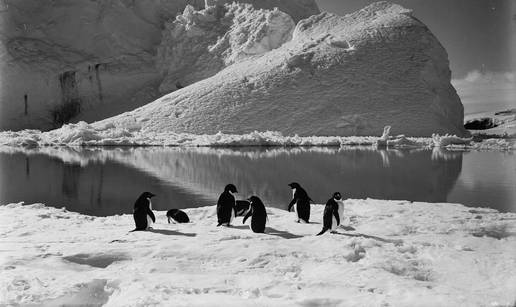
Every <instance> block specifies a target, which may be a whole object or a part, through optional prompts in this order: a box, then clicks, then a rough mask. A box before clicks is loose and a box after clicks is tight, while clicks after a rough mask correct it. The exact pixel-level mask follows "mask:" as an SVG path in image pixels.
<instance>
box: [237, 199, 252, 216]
mask: <svg viewBox="0 0 516 307" xmlns="http://www.w3.org/2000/svg"><path fill="white" fill-rule="evenodd" d="M250 209H251V203H250V202H249V201H248V200H237V201H236V206H235V212H236V213H235V216H244V215H246V214H247V212H249V210H250Z"/></svg>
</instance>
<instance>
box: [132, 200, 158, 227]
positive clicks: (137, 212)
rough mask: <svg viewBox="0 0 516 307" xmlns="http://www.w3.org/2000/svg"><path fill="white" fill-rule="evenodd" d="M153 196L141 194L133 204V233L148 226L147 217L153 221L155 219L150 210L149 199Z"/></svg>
mask: <svg viewBox="0 0 516 307" xmlns="http://www.w3.org/2000/svg"><path fill="white" fill-rule="evenodd" d="M154 196H155V195H154V194H152V193H151V192H143V193H142V194H141V195H140V196H139V197H138V199H136V202H135V203H134V209H133V218H134V224H135V226H136V228H135V229H134V230H133V231H139V230H146V229H147V227H148V226H149V225H148V220H147V216H148V217H149V218H150V219H151V220H152V221H153V222H155V221H156V217H155V216H154V213H153V212H152V210H151V208H150V199H151V198H152V197H154Z"/></svg>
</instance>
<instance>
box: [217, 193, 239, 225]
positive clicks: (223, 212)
mask: <svg viewBox="0 0 516 307" xmlns="http://www.w3.org/2000/svg"><path fill="white" fill-rule="evenodd" d="M233 193H238V192H237V189H236V187H235V186H234V185H232V184H228V185H226V187H225V188H224V192H222V194H220V197H219V200H218V201H217V220H218V224H217V226H220V225H225V226H231V222H232V221H233V219H234V218H235V196H233Z"/></svg>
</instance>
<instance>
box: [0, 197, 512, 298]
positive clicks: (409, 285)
mask: <svg viewBox="0 0 516 307" xmlns="http://www.w3.org/2000/svg"><path fill="white" fill-rule="evenodd" d="M128 205H130V204H128ZM267 210H268V214H269V219H270V222H269V225H268V228H267V233H266V234H254V233H252V232H251V231H250V230H249V228H248V226H244V225H242V224H241V220H242V218H237V219H236V222H235V226H236V227H233V228H220V227H219V228H217V227H215V224H216V223H215V220H216V217H215V207H203V208H196V209H187V210H186V211H187V213H188V215H189V216H190V219H191V220H192V223H189V224H184V225H179V224H178V225H173V224H167V222H166V217H165V212H164V211H163V212H156V213H157V214H156V216H157V223H156V224H155V230H154V231H149V232H136V233H128V231H129V230H131V229H133V228H134V223H133V220H132V216H131V215H117V216H109V217H91V216H85V215H80V214H77V213H73V212H68V211H66V210H64V209H55V208H51V207H46V206H44V205H42V204H33V205H22V204H10V205H5V206H0V221H1V223H0V244H1V245H2V249H3V250H4V252H3V254H2V258H0V267H1V268H2V274H1V275H0V304H7V305H10V304H46V305H57V304H68V305H70V304H78V303H81V304H86V303H89V304H95V305H100V304H105V306H120V305H124V306H141V305H160V306H170V305H174V306H208V305H209V306H214V305H225V306H242V305H254V306H265V305H269V306H270V305H274V306H292V305H303V306H304V305H332V306H377V305H391V306H436V305H438V306H510V305H512V304H513V303H514V301H515V300H516V296H515V294H514V293H516V277H515V276H516V271H515V268H516V256H515V255H516V250H515V248H516V214H514V213H507V214H501V213H498V212H496V211H494V210H490V209H471V208H466V207H464V206H462V205H457V204H445V203H443V204H429V203H410V202H404V201H381V200H372V199H367V200H351V199H349V200H346V209H345V214H344V215H345V221H344V224H345V226H346V228H343V229H340V230H339V233H340V234H337V235H331V234H329V233H328V234H325V235H323V236H321V237H316V236H315V234H316V233H318V232H319V231H320V229H321V227H322V226H321V224H320V223H321V220H322V211H323V206H319V205H313V206H312V212H313V217H314V218H313V221H314V222H313V223H312V224H296V223H294V217H293V213H288V212H286V211H284V210H280V209H274V208H268V209H267Z"/></svg>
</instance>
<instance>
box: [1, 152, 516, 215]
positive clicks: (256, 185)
mask: <svg viewBox="0 0 516 307" xmlns="http://www.w3.org/2000/svg"><path fill="white" fill-rule="evenodd" d="M0 170H1V173H0V204H2V205H4V204H7V203H12V202H19V201H24V202H25V203H35V202H41V203H45V204H47V205H52V206H56V207H66V208H67V209H68V210H70V211H76V212H80V213H85V214H89V215H96V216H106V215H113V214H121V213H131V212H132V207H133V203H134V200H135V199H136V198H137V197H138V195H139V194H140V193H141V192H143V191H150V192H152V193H154V194H156V195H157V197H155V198H154V199H153V207H154V209H156V210H166V209H171V208H189V207H198V206H206V205H214V204H215V202H216V200H217V198H218V195H219V194H220V192H221V191H222V190H223V188H224V186H225V185H226V184H227V183H233V184H235V185H236V186H237V188H238V190H239V194H238V195H237V199H244V198H247V197H248V196H250V195H253V194H254V195H257V196H259V197H260V198H262V200H264V202H265V204H266V205H267V206H273V207H279V208H286V206H287V204H288V202H289V200H290V197H291V191H290V188H289V187H288V186H287V184H288V183H290V182H292V181H296V182H299V183H300V184H301V185H302V186H303V187H304V188H305V189H306V190H307V192H308V194H309V195H310V196H311V198H312V199H313V200H314V201H315V202H316V203H324V202H325V201H326V200H327V199H328V198H329V197H330V196H331V194H332V193H333V192H335V191H340V192H341V193H342V194H343V196H344V198H367V197H369V198H377V199H392V200H410V201H425V202H452V203H462V204H465V205H467V206H471V207H490V208H494V209H497V210H500V211H503V212H508V211H511V212H516V188H515V184H516V159H515V155H514V153H512V152H497V151H488V152H487V151H486V152H479V151H471V152H461V151H447V150H443V149H433V150H426V149H425V150H422V149H418V150H390V149H389V150H377V149H373V148H370V147H367V148H359V147H352V148H333V147H332V148H321V147H317V148H277V147H274V148H256V147H253V148H164V147H145V148H144V147H138V148H107V149H106V148H86V149H80V148H77V149H70V148H50V147H48V148H39V149H31V150H29V149H12V148H0Z"/></svg>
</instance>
